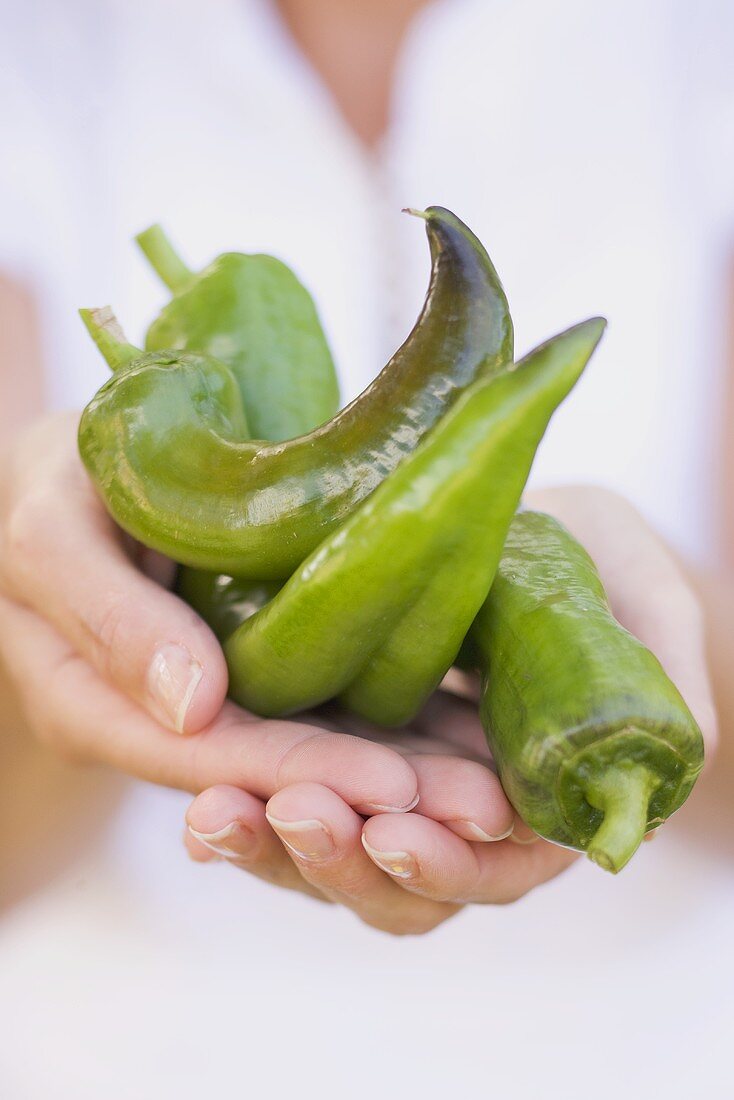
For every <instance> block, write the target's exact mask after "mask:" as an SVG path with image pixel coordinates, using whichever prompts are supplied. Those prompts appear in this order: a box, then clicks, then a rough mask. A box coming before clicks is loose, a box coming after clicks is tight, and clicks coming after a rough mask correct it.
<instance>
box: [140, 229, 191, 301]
mask: <svg viewBox="0 0 734 1100" xmlns="http://www.w3.org/2000/svg"><path fill="white" fill-rule="evenodd" d="M135 240H136V241H137V243H138V244H139V245H140V248H141V249H142V251H143V254H144V256H145V258H146V259H147V260H148V263H149V264H150V265H151V267H152V268H153V270H154V271H155V273H156V275H158V277H159V278H160V279H162V281H163V282H164V283H165V284H166V286H167V287H168V289H169V290H172V291H173V293H174V294H175V293H176V292H177V291H179V290H183V288H184V287H185V286H186V284H187V283H188V282H190V281H191V279H193V277H194V273H193V271H191V269H190V268H188V267H187V266H186V264H185V263H184V262H183V260H182V259H181V257H180V256H179V254H178V252H176V250H175V248H174V247H173V245H172V244H171V242H170V241H169V239H168V237H167V236H166V234H165V233H164V232H163V229H162V228H161V226H160V225H151V226H150V227H149V228H148V229H145V230H143V232H142V233H138V235H137V237H136V238H135Z"/></svg>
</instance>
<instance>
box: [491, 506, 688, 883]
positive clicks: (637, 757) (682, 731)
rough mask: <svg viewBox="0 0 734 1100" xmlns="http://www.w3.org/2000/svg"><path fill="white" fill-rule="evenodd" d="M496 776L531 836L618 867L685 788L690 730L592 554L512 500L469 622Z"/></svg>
mask: <svg viewBox="0 0 734 1100" xmlns="http://www.w3.org/2000/svg"><path fill="white" fill-rule="evenodd" d="M471 641H472V643H473V646H474V647H475V650H476V651H477V653H478V655H479V659H480V663H481V667H482V670H483V691H482V702H481V714H482V720H483V722H484V726H485V730H486V733H487V739H488V742H489V746H490V749H491V750H492V753H493V755H494V759H495V761H496V764H497V768H498V770H499V775H500V779H501V780H502V785H503V787H504V789H505V791H506V792H507V795H508V797H509V799H510V801H511V802H512V804H513V806H514V807H515V809H516V810H517V812H518V813H519V814H520V816H521V817H522V818H523V820H524V821H526V822H527V823H528V825H530V826H531V828H533V829H534V830H535V831H536V832H537V833H538V834H539V835H540V836H542V837H545V838H546V839H548V840H552V841H555V842H556V843H557V844H563V845H566V846H568V847H571V848H578V849H580V850H582V851H586V853H587V854H588V855H589V857H590V858H591V859H593V860H594V861H595V862H596V863H598V864H599V866H601V867H603V868H604V869H605V870H607V871H613V872H616V871H619V870H621V868H622V867H624V865H625V864H626V863H627V861H628V860H629V859H631V857H632V856H633V854H634V852H635V851H636V849H637V847H638V846H639V844H640V842H641V841H642V839H643V837H644V835H645V833H646V832H647V831H648V830H649V829H653V828H655V826H656V825H659V824H660V823H661V822H663V821H664V820H665V819H666V818H667V817H669V816H670V815H671V814H672V813H673V811H674V810H676V809H678V807H679V806H680V805H681V804H682V803H683V802H684V801H685V799H686V798H687V796H688V794H689V792H690V790H691V788H692V786H693V783H694V782H695V779H696V776H697V775H698V773H699V772H700V770H701V767H702V765H703V741H702V738H701V733H700V730H699V729H698V726H697V725H696V722H695V721H694V719H693V717H692V715H691V713H690V711H689V710H688V708H687V706H686V704H685V703H684V701H683V699H682V698H681V696H680V694H679V692H678V691H677V689H676V688H675V687H674V685H673V684H672V683H671V682H670V680H669V679H668V677H667V676H666V675H665V672H664V671H663V669H662V667H661V666H660V663H659V662H658V661H657V659H656V658H655V657H654V656H653V655H652V653H650V651H649V650H648V649H646V648H645V646H643V645H642V644H641V643H640V642H638V641H637V639H636V638H634V637H633V636H632V635H631V634H629V633H628V632H627V631H626V630H624V629H623V627H621V626H620V625H619V623H618V622H617V621H616V620H615V619H614V618H613V616H612V613H611V611H610V609H609V605H608V603H607V599H606V595H605V593H604V589H603V586H602V583H601V581H600V579H599V575H598V573H597V571H596V569H595V567H594V564H593V562H592V561H591V558H590V557H589V556H588V554H587V553H586V551H585V550H584V549H583V548H582V547H581V546H579V544H578V543H577V542H576V540H575V539H574V538H572V536H571V535H570V534H569V533H568V531H566V530H565V528H563V527H562V526H561V525H560V524H559V523H558V522H557V521H556V520H554V519H552V518H551V517H550V516H547V515H543V514H541V513H537V512H523V513H520V514H519V515H518V516H516V518H515V519H514V520H513V522H512V525H511V527H510V531H509V535H508V538H507V542H506V544H505V549H504V552H503V555H502V559H501V562H500V565H499V568H498V570H497V575H496V577H495V580H494V584H493V586H492V589H491V591H490V593H489V597H488V599H487V601H486V603H485V604H484V605H483V607H482V608H481V610H480V612H479V614H478V616H477V618H476V621H475V623H474V626H473V628H472V631H471Z"/></svg>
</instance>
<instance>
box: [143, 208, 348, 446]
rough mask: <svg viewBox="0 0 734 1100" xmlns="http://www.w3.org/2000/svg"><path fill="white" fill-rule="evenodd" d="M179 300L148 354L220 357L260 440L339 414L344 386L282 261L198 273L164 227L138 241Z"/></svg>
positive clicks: (149, 340) (231, 261) (238, 261)
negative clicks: (189, 353)
mask: <svg viewBox="0 0 734 1100" xmlns="http://www.w3.org/2000/svg"><path fill="white" fill-rule="evenodd" d="M136 239H137V241H138V244H139V245H140V247H141V248H142V250H143V252H144V253H145V255H146V257H147V258H148V260H149V261H150V263H151V265H152V266H153V268H154V269H155V271H156V272H157V273H158V275H159V276H160V277H161V279H162V280H163V281H164V282H165V284H166V285H167V286H168V287H169V289H170V290H172V291H173V294H174V296H173V298H172V299H171V301H170V302H169V303H168V305H166V306H164V308H163V309H162V310H161V312H160V314H159V316H158V317H157V319H156V320H155V321H153V323H152V325H151V326H150V328H149V329H148V334H147V336H146V341H145V346H146V349H147V350H148V351H159V350H169V349H174V350H176V351H192V352H198V353H203V354H206V355H212V356H214V357H215V358H216V359H219V360H221V362H223V363H226V364H227V366H228V367H230V368H231V370H232V372H233V374H234V376H235V378H236V379H237V382H238V383H239V386H240V389H241V391H242V397H243V399H244V404H245V409H246V410H247V414H248V420H249V422H250V429H251V431H252V434H253V436H254V437H255V438H256V439H269V440H272V439H290V438H292V437H293V436H296V435H301V434H302V433H303V432H308V431H311V429H312V428H315V427H316V426H317V425H318V424H323V423H324V421H325V420H328V419H329V418H330V417H332V416H333V415H334V413H335V412H336V411H337V409H338V408H339V385H338V382H337V378H336V372H335V370H334V363H333V360H332V358H331V352H330V351H329V347H328V344H327V342H326V338H325V336H324V333H323V330H322V328H321V324H320V322H319V318H318V314H317V312H316V307H315V305H314V303H313V300H312V298H311V295H310V294H309V293H308V291H307V290H306V288H305V287H304V286H303V285H302V284H301V283H300V282H299V281H298V279H297V278H296V276H295V275H294V274H293V272H292V271H291V270H290V268H288V267H286V265H285V264H284V263H282V262H281V261H280V260H277V259H275V257H274V256H264V255H245V254H243V253H241V252H225V253H224V254H223V255H222V256H218V257H217V259H216V260H214V261H213V262H212V263H211V264H209V266H208V267H206V268H205V269H204V270H203V271H202V272H200V273H199V274H194V272H192V271H190V270H189V269H188V268H187V267H186V265H185V264H184V263H183V261H182V260H181V259H180V257H179V256H177V255H176V253H175V252H174V250H173V247H172V246H171V243H170V242H169V240H168V239H167V237H166V236H165V234H164V232H163V230H162V229H161V227H160V226H158V225H154V226H151V228H150V229H147V230H146V231H145V232H144V233H141V234H140V235H139V236H138V237H137V238H136Z"/></svg>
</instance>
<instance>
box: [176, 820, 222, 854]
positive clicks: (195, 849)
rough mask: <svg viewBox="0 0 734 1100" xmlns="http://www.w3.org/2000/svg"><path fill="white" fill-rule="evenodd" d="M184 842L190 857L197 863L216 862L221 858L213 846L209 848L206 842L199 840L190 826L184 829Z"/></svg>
mask: <svg viewBox="0 0 734 1100" xmlns="http://www.w3.org/2000/svg"><path fill="white" fill-rule="evenodd" d="M183 842H184V847H185V849H186V851H187V852H188V854H189V858H190V859H193V860H194V862H195V863H216V862H217V860H218V859H219V858H220V857H219V856H218V855H217V854H216V852H215V851H214V850H213V848H208V847H207V846H206V844H202V842H201V841H200V840H197V839H196V837H195V836H193V834H192V833H191V831H190V830H189V828H188V827H187V828H186V829H184V834H183Z"/></svg>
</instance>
